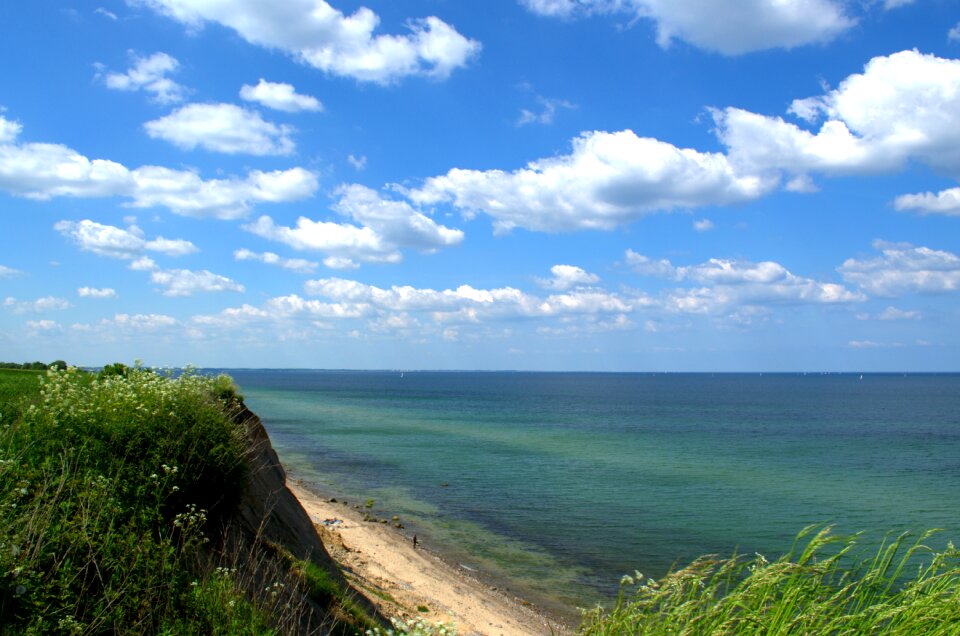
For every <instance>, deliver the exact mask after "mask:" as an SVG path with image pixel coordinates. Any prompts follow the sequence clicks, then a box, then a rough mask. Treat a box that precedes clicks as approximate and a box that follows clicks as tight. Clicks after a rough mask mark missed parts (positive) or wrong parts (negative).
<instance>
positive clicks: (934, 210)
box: [893, 188, 960, 216]
mask: <svg viewBox="0 0 960 636" xmlns="http://www.w3.org/2000/svg"><path fill="white" fill-rule="evenodd" d="M893 205H894V207H895V208H896V209H898V210H914V211H916V212H919V213H920V214H943V215H946V216H960V188H949V189H947V190H941V191H940V192H938V193H936V194H934V193H933V192H924V193H922V194H902V195H900V196H898V197H897V198H896V199H894V201H893Z"/></svg>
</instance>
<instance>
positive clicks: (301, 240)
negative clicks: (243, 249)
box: [244, 184, 463, 269]
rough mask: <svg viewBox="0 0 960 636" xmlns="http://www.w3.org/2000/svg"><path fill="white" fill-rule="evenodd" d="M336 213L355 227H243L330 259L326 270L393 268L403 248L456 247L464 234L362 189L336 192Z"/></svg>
mask: <svg viewBox="0 0 960 636" xmlns="http://www.w3.org/2000/svg"><path fill="white" fill-rule="evenodd" d="M336 194H337V196H338V197H339V199H338V200H337V202H336V203H335V204H334V205H333V209H334V211H336V212H338V213H339V214H341V215H342V216H345V217H347V218H349V219H351V220H353V221H355V222H356V223H358V225H353V224H351V223H337V222H333V221H313V220H311V219H308V218H306V217H300V218H299V219H297V224H296V227H285V226H280V225H277V224H276V223H274V221H273V219H271V218H270V217H268V216H262V217H260V218H259V219H258V220H257V221H255V222H253V223H250V224H248V225H245V226H244V229H246V230H247V231H249V232H252V233H254V234H256V235H258V236H262V237H263V238H267V239H270V240H274V241H279V242H281V243H285V244H286V245H289V246H290V247H292V248H294V249H297V250H309V251H317V252H323V253H325V254H328V255H329V257H330V259H332V260H325V261H324V263H325V264H326V265H327V266H328V267H334V268H340V269H342V268H349V267H353V266H355V265H356V263H357V262H358V261H359V262H369V263H397V262H400V261H401V260H402V258H403V256H402V253H401V252H400V250H401V248H410V249H416V250H420V251H422V252H428V253H429V252H434V251H436V250H438V249H440V248H443V247H451V246H454V245H458V244H459V243H460V242H462V241H463V232H462V231H460V230H457V229H452V228H448V227H446V226H443V225H440V224H438V223H436V222H435V221H434V220H433V219H431V218H430V217H428V216H426V215H424V214H423V213H421V212H419V211H417V210H415V209H414V208H413V207H412V206H411V205H410V204H409V203H407V202H405V201H395V200H390V199H384V198H382V197H381V196H380V195H379V194H378V193H377V192H376V191H374V190H371V189H370V188H367V187H365V186H361V185H356V184H354V185H344V186H341V187H340V188H338V189H337V191H336Z"/></svg>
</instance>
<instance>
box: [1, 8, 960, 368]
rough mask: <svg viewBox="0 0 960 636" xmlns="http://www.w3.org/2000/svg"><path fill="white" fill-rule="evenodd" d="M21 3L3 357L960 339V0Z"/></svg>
mask: <svg viewBox="0 0 960 636" xmlns="http://www.w3.org/2000/svg"><path fill="white" fill-rule="evenodd" d="M0 11H2V16H0V54H2V55H3V59H5V60H6V63H5V65H4V78H3V80H4V81H3V82H2V84H0V206H2V208H3V211H4V216H5V218H6V219H7V223H8V229H7V230H6V231H4V232H2V233H0V248H2V250H0V298H2V299H3V300H2V301H0V302H2V306H0V359H4V360H14V361H22V360H35V359H39V360H51V359H54V358H64V359H67V360H68V361H70V362H71V363H75V364H82V365H98V364H103V363H106V362H110V361H113V360H121V361H126V362H131V361H133V360H134V359H141V360H143V361H144V362H145V363H147V364H150V365H175V366H178V365H183V364H188V363H191V364H196V365H200V366H226V367H244V366H252V367H314V368H402V369H544V370H581V369H583V370H638V371H683V370H690V371H703V370H706V371H744V370H750V371H768V370H769V371H776V370H862V371H879V370H884V371H901V370H902V371H922V370H932V371H936V370H957V364H956V360H957V359H960V332H958V330H957V329H956V325H957V324H960V183H958V181H960V5H958V4H957V3H956V2H955V1H954V0H858V1H856V2H854V1H846V0H777V1H773V0H713V1H712V2H704V1H703V0H670V1H667V0H489V1H484V2H469V1H466V0H422V1H413V0H408V1H404V2H396V1H393V2H386V1H382V2H378V1H370V2H364V3H361V2H347V1H344V0H331V1H330V2H325V1H324V0H289V1H286V2H262V1H260V0H127V1H126V2H122V1H119V0H104V1H103V2H65V1H64V2H58V1H55V0H45V1H44V2H17V3H7V4H6V5H5V6H4V8H3V9H2V10H0Z"/></svg>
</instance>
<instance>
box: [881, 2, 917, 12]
mask: <svg viewBox="0 0 960 636" xmlns="http://www.w3.org/2000/svg"><path fill="white" fill-rule="evenodd" d="M916 1H917V0H883V8H884V9H885V10H886V11H889V10H890V9H899V8H900V7H905V6H907V5H910V4H913V3H914V2H916Z"/></svg>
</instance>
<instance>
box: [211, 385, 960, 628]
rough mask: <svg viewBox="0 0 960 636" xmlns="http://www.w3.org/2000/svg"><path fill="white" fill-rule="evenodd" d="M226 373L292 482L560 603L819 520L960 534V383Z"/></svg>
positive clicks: (585, 599) (874, 529) (764, 541)
mask: <svg viewBox="0 0 960 636" xmlns="http://www.w3.org/2000/svg"><path fill="white" fill-rule="evenodd" d="M229 372H230V373H231V374H232V375H233V376H234V378H235V379H236V381H237V383H238V384H239V385H240V386H241V388H242V391H243V393H244V395H245V397H246V401H247V404H248V406H250V408H251V409H252V410H254V411H255V412H257V413H258V414H259V415H260V416H261V418H262V419H263V421H264V424H265V425H266V428H267V430H268V432H269V433H270V437H271V439H272V441H273V444H274V446H275V448H276V449H277V452H278V453H279V454H280V457H281V459H282V460H283V461H284V463H285V464H286V465H287V466H288V467H290V468H291V469H292V472H293V473H294V474H295V475H296V476H299V477H302V478H304V479H307V480H308V481H310V482H313V483H314V484H315V485H316V486H317V487H318V488H319V489H320V490H321V491H322V492H325V493H329V494H331V495H335V496H338V497H341V498H347V499H348V500H351V503H354V501H356V502H357V503H359V502H361V501H363V502H365V501H366V500H367V499H373V500H374V502H375V503H374V508H373V512H374V513H376V514H378V515H380V516H392V515H394V514H398V515H400V516H401V517H402V519H403V520H404V521H405V523H406V525H407V528H408V531H416V532H417V533H418V534H419V536H420V538H421V539H422V540H424V541H425V542H426V544H427V545H428V546H432V547H434V548H435V549H437V550H438V551H440V552H442V553H444V554H445V555H447V556H448V557H449V558H451V559H453V560H455V561H457V562H459V563H462V564H464V565H466V566H468V567H471V568H474V569H476V570H478V571H480V572H482V573H484V574H485V575H487V576H490V577H492V578H493V579H500V580H503V581H507V580H509V583H507V585H509V586H510V587H511V589H512V590H515V591H517V592H520V593H523V594H527V595H528V596H531V597H533V598H535V599H537V600H538V601H540V602H541V603H544V604H546V605H547V606H548V607H550V606H551V604H553V607H554V609H555V608H556V607H558V606H559V605H561V604H566V605H567V606H568V607H569V606H571V605H580V606H590V605H592V604H593V603H595V602H596V601H597V600H599V599H603V598H609V597H610V596H611V595H612V594H614V593H615V591H616V587H617V584H618V582H619V579H620V577H621V576H622V575H623V574H625V573H632V572H633V571H634V570H640V571H642V572H643V573H644V574H647V575H648V576H654V577H658V576H660V575H662V574H663V573H664V572H665V571H666V570H667V569H668V568H669V567H670V566H671V565H673V564H674V563H680V564H682V563H685V562H687V561H689V560H690V559H692V558H694V557H696V556H699V555H701V554H705V553H719V554H722V555H729V554H731V553H732V552H733V551H734V550H739V551H741V552H745V553H748V554H752V553H753V552H755V551H756V552H761V553H764V554H766V555H768V556H773V555H777V554H779V553H781V552H784V551H785V550H787V549H789V547H790V544H791V542H792V539H793V537H794V536H795V534H796V533H797V532H798V531H799V530H800V529H801V528H803V527H804V526H806V525H808V524H812V523H832V524H835V526H836V528H837V531H839V532H853V531H860V530H864V531H867V532H868V536H869V537H871V538H875V539H876V540H879V539H881V538H882V537H883V535H884V533H885V532H887V531H890V530H924V529H928V528H933V527H939V528H944V529H945V532H944V533H943V535H942V536H941V537H940V539H938V540H937V541H938V543H939V544H945V543H946V541H947V540H948V539H950V538H952V539H954V540H958V541H960V512H958V511H960V375H942V374H941V375H906V376H904V375H899V374H897V375H894V374H873V375H864V376H862V379H861V376H860V375H859V374H841V375H836V374H834V375H820V374H809V375H804V374H763V375H760V374H717V375H711V374H655V375H654V374H593V373H499V372H498V373H472V372H409V371H408V372H405V373H404V374H403V375H402V376H401V373H400V372H349V371H343V372H338V371H272V370H271V371H259V370H257V371H254V370H231V371H229Z"/></svg>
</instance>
